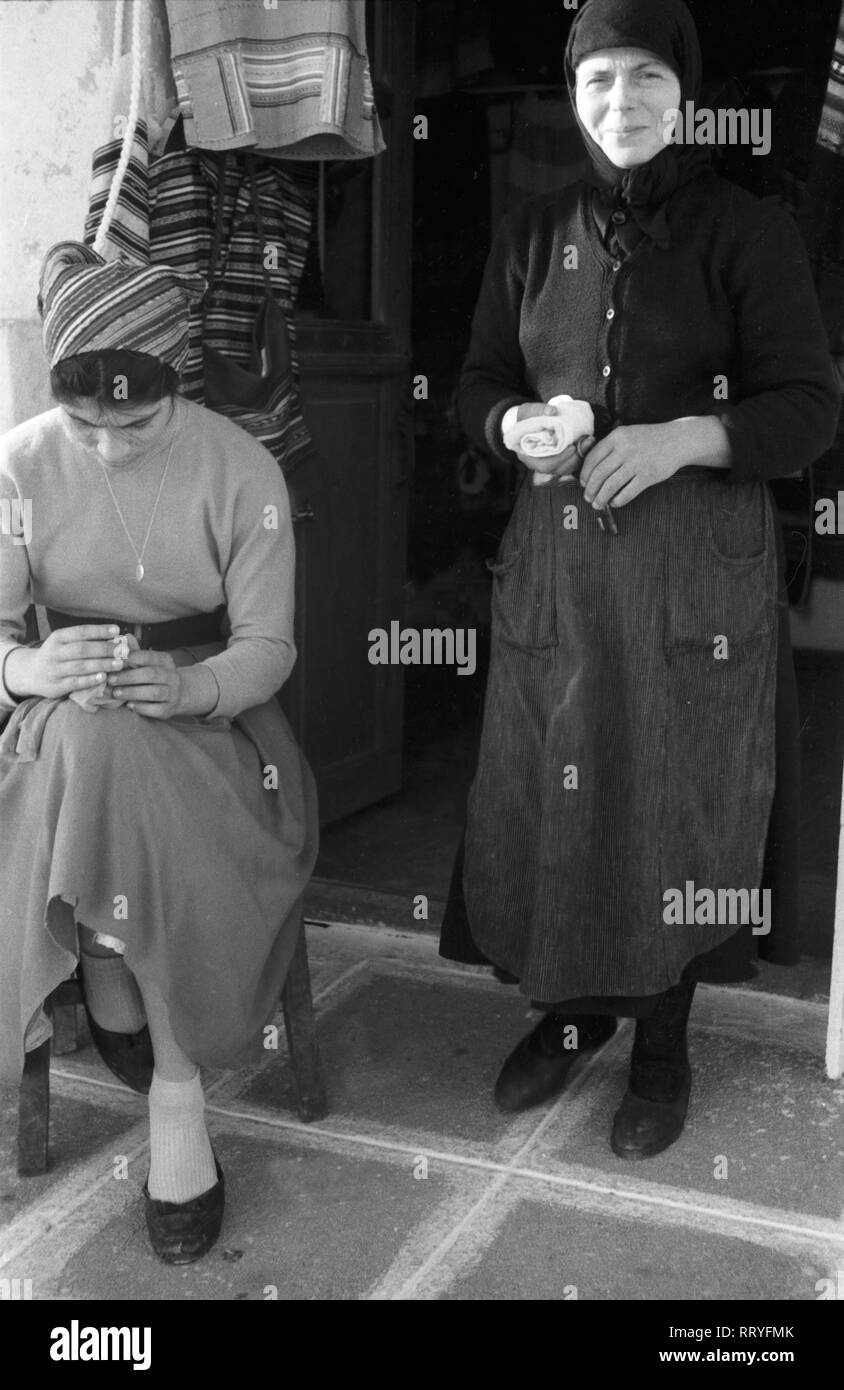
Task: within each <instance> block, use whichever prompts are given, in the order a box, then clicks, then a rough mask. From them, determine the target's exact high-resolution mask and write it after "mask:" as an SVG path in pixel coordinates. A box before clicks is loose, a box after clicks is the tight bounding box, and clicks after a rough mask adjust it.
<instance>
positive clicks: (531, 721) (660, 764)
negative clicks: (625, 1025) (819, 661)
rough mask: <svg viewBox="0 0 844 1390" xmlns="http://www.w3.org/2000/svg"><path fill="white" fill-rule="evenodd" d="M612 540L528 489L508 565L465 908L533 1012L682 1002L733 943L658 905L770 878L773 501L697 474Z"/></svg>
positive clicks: (627, 515)
mask: <svg viewBox="0 0 844 1390" xmlns="http://www.w3.org/2000/svg"><path fill="white" fill-rule="evenodd" d="M572 504H575V505H576V507H577V513H578V518H577V519H578V526H577V529H576V530H575V529H570V528H567V527H566V525H565V520H566V517H567V515H568V516H569V517H570V513H569V514H567V513H566V511H565V509H566V508H567V507H571V505H572ZM618 522H619V534H618V535H617V536H611V535H608V534H605V533H603V532H601V531H600V530H599V528H598V526H597V524H596V521H595V518H594V514H593V512H592V509H591V508H590V507H588V506H586V504H585V503H584V502H583V501H582V497H581V494H580V490H579V488H577V486H576V485H571V486H564V487H559V486H555V485H550V486H546V487H541V488H534V487H533V486H532V484H531V482H530V479H529V476H528V477H526V479H525V485H524V486H523V488H522V490H521V492H520V494H519V497H518V499H517V503H516V507H515V510H514V513H513V517H512V519H511V522H510V525H509V527H508V529H507V532H506V534H505V536H504V539H503V541H502V544H501V548H500V551H499V555H498V557H497V561H496V564H495V565H494V567H493V574H494V592H493V646H492V660H491V666H490V674H489V683H488V688H487V695H486V706H485V713H484V727H483V733H482V737H481V749H480V756H479V764H478V772H477V776H476V778H475V781H474V783H473V786H472V790H471V793H470V798H469V809H468V817H467V830H466V843H465V864H464V870H463V890H464V894H465V904H466V912H467V916H468V921H469V924H470V927H471V936H472V941H473V943H474V945H475V947H476V949H477V950H478V952H479V954H480V955H482V956H483V957H484V958H485V959H487V960H489V961H491V962H493V963H494V964H495V965H496V966H497V967H498V969H499V972H505V973H506V974H508V975H511V976H513V977H515V978H516V979H518V981H519V984H520V988H521V990H522V992H523V993H524V994H526V995H528V997H530V998H532V999H534V1000H537V1001H558V1000H573V999H583V998H586V999H591V998H593V997H595V996H603V997H619V996H628V995H629V996H648V995H651V994H655V993H658V992H660V991H662V990H665V989H667V988H668V987H670V986H671V985H672V984H675V983H676V982H677V981H678V980H679V978H680V976H681V975H682V973H683V970H684V967H686V966H687V965H688V964H689V962H691V961H692V960H694V959H696V958H698V957H700V956H702V955H704V954H705V953H707V952H710V951H712V950H713V948H716V947H717V946H718V945H719V943H722V942H725V941H727V940H728V939H729V938H732V937H734V936H736V934H737V930H736V925H735V924H734V923H726V922H723V923H721V924H718V925H705V924H699V923H695V922H691V923H689V922H686V923H684V924H682V925H674V924H668V923H666V921H665V920H664V915H663V912H664V897H663V895H664V893H665V891H666V890H667V889H669V888H671V889H681V890H682V889H683V888H684V885H685V884H686V882H687V881H690V880H691V881H692V882H693V883H694V884H695V887H696V888H708V889H711V890H713V891H715V892H717V891H718V890H719V889H724V888H727V889H729V888H732V889H740V888H746V889H748V890H753V889H756V888H758V887H759V885H760V880H761V877H762V870H763V859H764V852H765V845H766V837H767V832H768V827H769V822H770V820H771V808H772V801H773V791H774V770H775V738H774V729H775V720H774V709H775V690H776V668H777V558H776V545H775V539H774V524H773V516H772V510H771V505H770V501H769V497H768V492H767V489H766V488H765V487H764V486H763V485H762V484H756V483H747V484H740V485H737V484H735V483H734V482H731V481H728V480H727V479H726V477H724V476H723V475H720V474H719V473H717V472H714V471H705V470H694V471H693V472H692V471H690V472H689V473H687V474H678V475H676V476H675V477H674V478H672V479H671V480H669V481H668V482H667V483H665V484H662V485H659V486H657V487H654V488H650V489H648V490H647V491H646V492H645V493H643V494H642V495H641V496H640V497H638V498H636V499H635V501H634V502H632V503H630V504H629V505H628V506H626V507H624V508H622V509H620V510H619V513H618ZM719 639H726V647H725V646H724V643H723V641H719ZM719 650H720V652H721V653H722V655H721V659H719V657H718V655H717V652H718V651H719ZM575 782H576V785H575ZM745 932H746V935H750V932H751V926H750V925H748V926H747V927H746V929H745ZM757 939H761V938H757Z"/></svg>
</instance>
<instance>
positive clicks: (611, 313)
mask: <svg viewBox="0 0 844 1390" xmlns="http://www.w3.org/2000/svg"><path fill="white" fill-rule="evenodd" d="M607 318H608V319H614V318H615V309H607Z"/></svg>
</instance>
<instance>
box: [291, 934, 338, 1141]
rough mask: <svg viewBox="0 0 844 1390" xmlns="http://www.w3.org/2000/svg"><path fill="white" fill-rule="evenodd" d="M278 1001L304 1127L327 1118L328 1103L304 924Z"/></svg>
mask: <svg viewBox="0 0 844 1390" xmlns="http://www.w3.org/2000/svg"><path fill="white" fill-rule="evenodd" d="M281 1000H282V1004H283V1005H284V1030H285V1032H286V1034H287V1047H288V1051H289V1053H290V1063H291V1066H292V1068H293V1077H294V1080H295V1082H296V1095H297V1097H298V1105H297V1109H298V1111H299V1115H300V1116H301V1118H302V1119H303V1120H304V1121H305V1123H306V1124H310V1123H311V1121H313V1120H322V1119H324V1117H325V1116H326V1115H327V1114H328V1101H327V1099H326V1094H325V1082H324V1081H323V1077H322V1064H321V1062H320V1057H319V1048H318V1047H317V1040H316V1026H315V1020H314V1004H313V999H312V997H311V976H310V971H309V970H308V948H307V945H306V942H305V926H304V922H303V923H302V925H301V927H300V929H299V937H298V939H297V941H296V949H295V951H294V952H293V959H292V960H291V962H290V969H289V970H288V972H287V979H286V981H285V983H284V990H283V992H282V996H281Z"/></svg>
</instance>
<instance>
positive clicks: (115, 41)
mask: <svg viewBox="0 0 844 1390" xmlns="http://www.w3.org/2000/svg"><path fill="white" fill-rule="evenodd" d="M125 9H126V0H116V5H115V10H114V37H113V38H112V41H111V71H112V74H114V73H115V72H116V71H117V64H118V63H119V62H120V59H121V58H122V56H123V19H124V12H125Z"/></svg>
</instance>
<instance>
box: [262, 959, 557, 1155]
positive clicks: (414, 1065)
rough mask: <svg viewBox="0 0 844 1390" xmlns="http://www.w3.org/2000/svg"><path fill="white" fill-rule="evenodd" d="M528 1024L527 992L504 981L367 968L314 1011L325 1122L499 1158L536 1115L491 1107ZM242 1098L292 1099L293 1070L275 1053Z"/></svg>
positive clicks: (271, 1102) (281, 1102)
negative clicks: (523, 995) (506, 987)
mask: <svg viewBox="0 0 844 1390" xmlns="http://www.w3.org/2000/svg"><path fill="white" fill-rule="evenodd" d="M530 1026H531V1019H530V1018H528V1016H527V1009H526V1006H525V1003H524V1001H523V1000H520V999H519V998H518V997H513V996H512V995H508V994H507V993H506V992H505V991H503V990H501V991H498V990H495V989H489V988H487V987H486V986H483V987H473V984H472V982H471V981H465V980H462V979H461V980H458V979H457V978H456V977H452V976H450V975H448V974H444V975H443V976H442V977H436V976H433V975H432V974H431V973H430V972H420V973H418V974H414V973H413V971H412V970H409V969H404V970H401V971H399V972H397V973H391V972H390V971H388V970H386V969H385V970H381V969H380V968H379V969H376V968H374V967H373V970H372V971H371V972H370V973H368V974H367V975H362V976H359V977H358V978H357V980H356V981H355V982H354V986H353V988H351V989H350V991H349V993H348V994H347V995H346V996H345V997H343V998H342V999H340V1000H338V1001H337V1002H335V1003H334V1004H333V1007H331V1008H330V1009H328V1010H326V1011H325V1012H324V1013H323V1014H322V1015H321V1017H320V1019H319V1025H318V1037H319V1045H320V1050H321V1053H322V1058H323V1064H324V1068H325V1075H326V1079H327V1083H328V1092H329V1106H330V1116H329V1120H328V1122H327V1123H328V1124H329V1125H334V1124H336V1123H337V1121H338V1119H345V1120H346V1121H348V1122H352V1121H353V1122H354V1124H355V1125H356V1126H358V1127H360V1126H363V1127H365V1128H367V1129H368V1128H370V1127H371V1126H373V1125H379V1126H383V1127H385V1128H386V1129H387V1130H389V1131H390V1132H397V1131H400V1132H402V1133H404V1134H406V1135H408V1136H417V1137H418V1139H419V1142H420V1144H422V1143H423V1142H426V1143H435V1144H436V1145H437V1146H438V1147H444V1146H448V1144H449V1143H455V1144H458V1145H459V1146H460V1147H461V1150H462V1151H468V1152H472V1153H480V1154H486V1155H494V1156H497V1157H501V1156H502V1154H505V1153H507V1152H510V1151H512V1149H513V1148H514V1147H518V1146H519V1144H520V1143H521V1142H523V1139H524V1136H525V1133H526V1132H528V1130H529V1129H530V1127H531V1125H532V1123H533V1122H532V1121H531V1120H530V1119H528V1120H527V1121H526V1122H525V1121H524V1117H519V1119H518V1120H515V1121H514V1120H513V1119H512V1118H508V1117H507V1116H505V1115H502V1114H501V1113H500V1112H499V1111H498V1110H496V1108H495V1106H494V1105H493V1103H492V1097H491V1093H492V1087H493V1085H494V1082H495V1078H496V1076H497V1074H498V1070H499V1068H500V1066H501V1063H502V1061H503V1059H504V1057H505V1056H506V1055H507V1053H508V1052H509V1051H510V1050H511V1048H512V1047H513V1046H514V1045H515V1043H516V1042H517V1040H518V1039H519V1038H520V1037H521V1036H522V1035H523V1034H524V1033H525V1032H526V1031H527V1029H528V1028H529V1027H530ZM242 1099H244V1100H246V1101H247V1102H249V1103H250V1104H252V1105H261V1106H266V1107H268V1108H274V1107H280V1108H282V1109H285V1110H289V1109H290V1108H291V1107H292V1103H293V1102H292V1077H291V1075H290V1069H289V1064H288V1063H287V1061H286V1059H285V1058H284V1057H283V1056H281V1054H280V1055H279V1058H278V1061H277V1062H271V1063H270V1064H269V1065H268V1066H267V1067H265V1069H264V1070H263V1071H262V1072H261V1073H260V1074H259V1075H257V1076H255V1077H254V1078H253V1079H252V1080H251V1081H249V1082H248V1084H247V1085H246V1087H245V1089H244V1090H243V1092H242ZM525 1123H526V1124H527V1130H526V1129H525Z"/></svg>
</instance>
